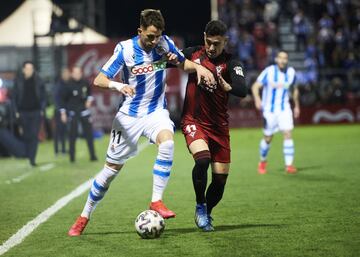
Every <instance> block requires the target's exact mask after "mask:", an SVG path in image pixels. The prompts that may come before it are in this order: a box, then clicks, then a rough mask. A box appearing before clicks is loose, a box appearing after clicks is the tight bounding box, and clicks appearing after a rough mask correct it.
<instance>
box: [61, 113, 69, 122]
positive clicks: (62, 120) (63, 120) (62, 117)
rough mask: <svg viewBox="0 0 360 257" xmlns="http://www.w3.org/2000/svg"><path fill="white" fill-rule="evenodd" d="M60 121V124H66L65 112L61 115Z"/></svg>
mask: <svg viewBox="0 0 360 257" xmlns="http://www.w3.org/2000/svg"><path fill="white" fill-rule="evenodd" d="M60 119H61V122H62V123H66V122H67V115H66V113H65V112H62V113H61V117H60Z"/></svg>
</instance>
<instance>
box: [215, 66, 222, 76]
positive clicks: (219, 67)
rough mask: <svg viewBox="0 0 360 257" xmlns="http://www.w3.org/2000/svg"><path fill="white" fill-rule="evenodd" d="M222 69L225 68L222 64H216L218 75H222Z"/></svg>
mask: <svg viewBox="0 0 360 257" xmlns="http://www.w3.org/2000/svg"><path fill="white" fill-rule="evenodd" d="M222 69H223V67H222V66H216V74H217V75H218V76H219V75H221V71H222Z"/></svg>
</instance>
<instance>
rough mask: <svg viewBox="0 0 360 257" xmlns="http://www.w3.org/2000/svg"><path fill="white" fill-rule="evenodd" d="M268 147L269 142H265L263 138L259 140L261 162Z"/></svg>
mask: <svg viewBox="0 0 360 257" xmlns="http://www.w3.org/2000/svg"><path fill="white" fill-rule="evenodd" d="M269 149H270V144H268V143H266V141H265V139H261V141H260V160H261V161H262V162H264V161H266V157H267V154H268V152H269Z"/></svg>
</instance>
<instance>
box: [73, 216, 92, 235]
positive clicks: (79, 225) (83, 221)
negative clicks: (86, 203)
mask: <svg viewBox="0 0 360 257" xmlns="http://www.w3.org/2000/svg"><path fill="white" fill-rule="evenodd" d="M88 222H89V219H88V218H85V217H81V216H79V217H78V218H77V219H76V221H75V223H74V225H72V226H71V228H70V230H69V232H68V235H69V236H80V235H81V234H82V232H83V231H84V229H85V227H86V225H87V223H88Z"/></svg>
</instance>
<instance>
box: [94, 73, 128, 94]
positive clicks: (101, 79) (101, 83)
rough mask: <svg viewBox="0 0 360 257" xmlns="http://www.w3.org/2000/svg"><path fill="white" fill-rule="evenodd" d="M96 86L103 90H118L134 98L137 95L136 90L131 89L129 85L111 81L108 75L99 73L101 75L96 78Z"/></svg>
mask: <svg viewBox="0 0 360 257" xmlns="http://www.w3.org/2000/svg"><path fill="white" fill-rule="evenodd" d="M94 85H95V86H98V87H101V88H110V89H114V90H117V91H119V92H120V93H122V94H123V95H126V96H131V97H132V96H134V94H135V88H133V87H131V86H130V85H128V84H124V83H121V82H117V81H113V80H110V79H109V78H108V77H107V75H105V74H104V73H102V72H99V74H98V75H97V76H96V78H95V80H94Z"/></svg>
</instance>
